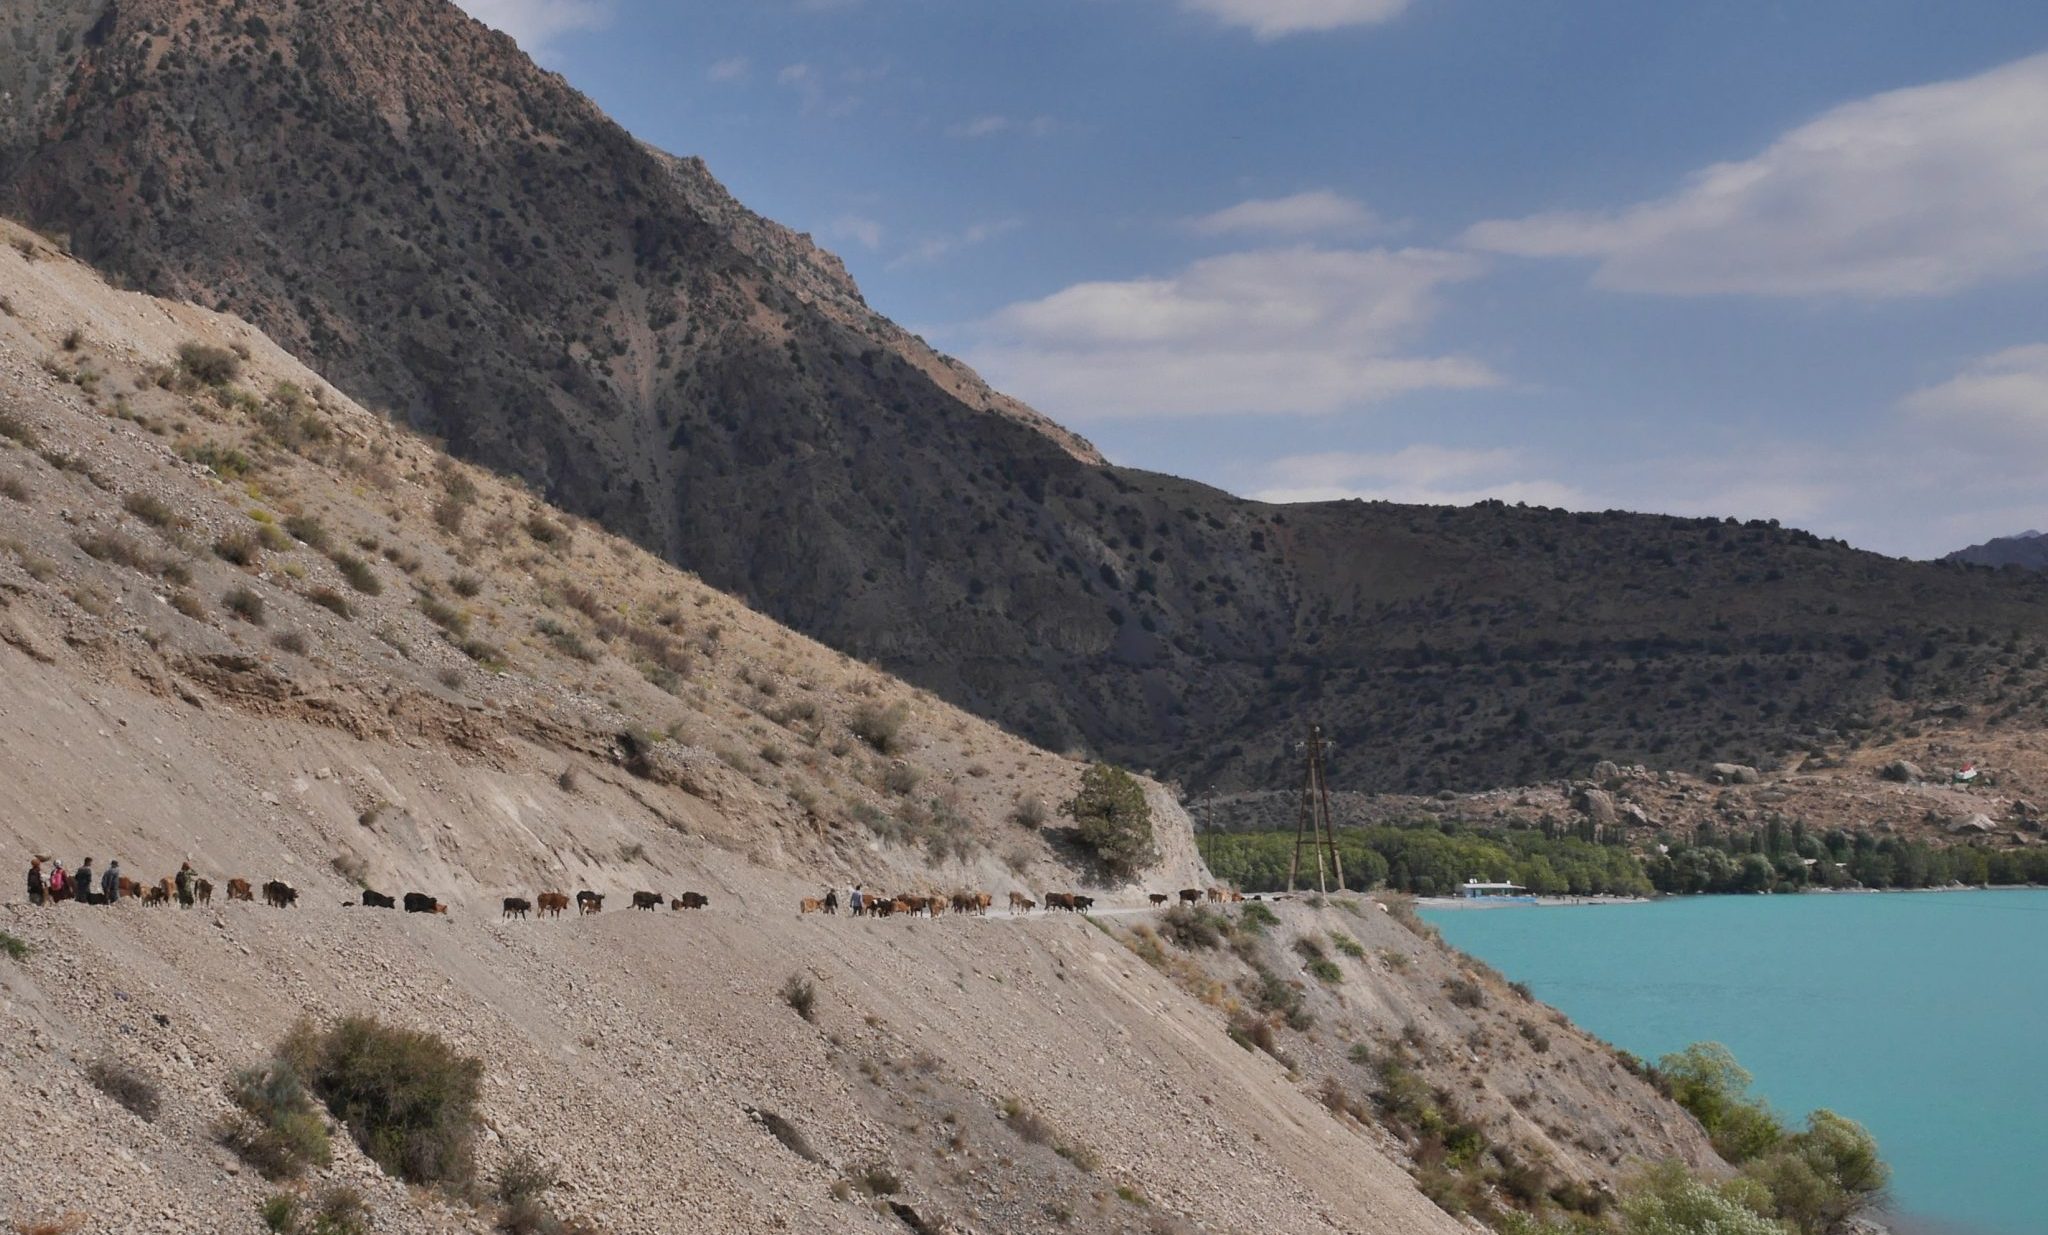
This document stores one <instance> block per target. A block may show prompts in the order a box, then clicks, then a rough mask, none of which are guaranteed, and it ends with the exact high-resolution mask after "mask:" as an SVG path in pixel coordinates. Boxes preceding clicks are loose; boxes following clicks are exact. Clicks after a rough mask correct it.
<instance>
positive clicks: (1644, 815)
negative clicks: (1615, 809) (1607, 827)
mask: <svg viewBox="0 0 2048 1235" xmlns="http://www.w3.org/2000/svg"><path fill="white" fill-rule="evenodd" d="M1621 817H1622V819H1623V821H1624V822H1626V823H1627V824H1628V826H1630V827H1632V828H1647V827H1649V826H1651V824H1652V823H1653V822H1654V820H1652V819H1651V818H1650V813H1649V812H1648V811H1646V810H1644V809H1643V808H1642V807H1640V806H1638V805H1636V804H1635V803H1634V802H1630V803H1628V804H1627V805H1625V806H1623V807H1622V808H1621Z"/></svg>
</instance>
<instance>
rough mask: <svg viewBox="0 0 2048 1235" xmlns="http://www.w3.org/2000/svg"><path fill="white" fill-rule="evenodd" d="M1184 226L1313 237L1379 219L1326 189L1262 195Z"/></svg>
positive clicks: (1370, 225) (1370, 226)
mask: <svg viewBox="0 0 2048 1235" xmlns="http://www.w3.org/2000/svg"><path fill="white" fill-rule="evenodd" d="M1188 226H1189V227H1191V228H1193V229H1194V230H1195V231H1197V232H1200V233H1201V234H1202V235H1205V236H1222V235H1227V234H1230V233H1233V232H1254V233H1261V234H1264V235H1281V236H1313V235H1330V234H1357V233H1360V232H1370V231H1376V230H1378V229H1379V227H1380V221H1379V218H1378V217H1377V216H1375V215H1374V214H1373V212H1372V211H1370V210H1368V209H1366V207H1365V205H1364V203H1362V202H1358V201H1354V200H1353V199H1351V198H1349V197H1346V196H1344V195H1343V194H1341V193H1335V192H1332V191H1331V190H1329V189H1314V190H1311V191H1310V192H1307V193H1296V194H1294V195H1293V196H1292V197H1263V198H1254V199H1252V200H1251V201H1246V202H1239V203H1238V204H1237V205H1235V206H1230V207H1227V208H1225V209H1223V210H1218V211H1217V212H1216V213H1214V214H1205V215H1202V216H1201V217H1200V218H1195V219H1189V220H1188Z"/></svg>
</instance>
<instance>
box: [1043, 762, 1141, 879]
mask: <svg viewBox="0 0 2048 1235" xmlns="http://www.w3.org/2000/svg"><path fill="white" fill-rule="evenodd" d="M1061 810H1063V811H1064V812H1065V813H1066V814H1067V815H1068V816H1069V817H1070V818H1072V819H1073V820H1074V822H1075V823H1076V824H1078V825H1079V828H1078V831H1079V833H1080V841H1081V843H1082V844H1083V845H1086V846H1087V847H1088V848H1089V849H1091V850H1093V851H1094V853H1095V856H1096V858H1097V859H1099V860H1100V861H1101V862H1102V864H1103V866H1104V867H1106V868H1107V869H1108V870H1109V872H1110V873H1111V874H1113V875H1116V876H1119V877H1123V878H1128V877H1129V876H1131V875H1133V874H1136V873H1137V872H1138V871H1140V870H1142V869H1144V868H1145V867H1146V866H1149V865H1151V864H1152V863H1153V862H1155V861H1157V860H1158V854H1157V853H1156V852H1155V851H1154V850H1153V848H1152V807H1151V805H1150V804H1149V803H1147V802H1146V801H1145V788H1144V786H1143V785H1140V784H1139V783H1138V780H1137V778H1136V777H1134V776H1132V775H1131V774H1130V773H1129V772H1126V771H1124V770H1123V769H1122V768H1118V767H1112V766H1111V765H1109V764H1107V763H1098V764H1096V765H1094V766H1093V767H1091V768H1089V769H1088V770H1087V771H1086V772H1084V773H1082V774H1081V788H1080V791H1079V792H1077V793H1076V794H1075V795H1074V796H1073V797H1072V798H1069V799H1068V800H1067V801H1066V802H1065V803H1063V804H1062V805H1061Z"/></svg>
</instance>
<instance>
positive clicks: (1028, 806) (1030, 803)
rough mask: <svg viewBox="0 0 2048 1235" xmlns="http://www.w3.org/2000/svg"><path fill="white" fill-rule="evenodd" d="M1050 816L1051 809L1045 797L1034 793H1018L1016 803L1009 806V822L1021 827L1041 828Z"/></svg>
mask: <svg viewBox="0 0 2048 1235" xmlns="http://www.w3.org/2000/svg"><path fill="white" fill-rule="evenodd" d="M1051 816H1052V810H1051V808H1049V807H1048V806H1046V804H1045V799H1044V798H1041V797H1039V796H1038V795H1037V794H1035V793H1026V794H1020V795H1019V796H1018V798H1017V804H1016V805H1015V806H1013V807H1011V808H1010V822H1012V823H1014V824H1016V825H1017V826H1018V827H1021V828H1033V829H1036V828H1042V827H1044V826H1045V821H1046V820H1047V819H1048V818H1050V817H1051Z"/></svg>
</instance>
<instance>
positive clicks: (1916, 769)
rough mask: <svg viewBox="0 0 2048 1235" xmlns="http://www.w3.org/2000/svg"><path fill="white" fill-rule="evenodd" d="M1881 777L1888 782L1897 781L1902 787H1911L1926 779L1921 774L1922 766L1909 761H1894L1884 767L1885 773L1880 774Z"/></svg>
mask: <svg viewBox="0 0 2048 1235" xmlns="http://www.w3.org/2000/svg"><path fill="white" fill-rule="evenodd" d="M1879 775H1880V776H1883V777H1884V778H1885V779H1886V780H1895V781H1897V782H1899V783H1900V784H1902V785H1910V784H1912V783H1913V782H1914V781H1916V780H1925V779H1926V777H1924V776H1923V775H1922V774H1921V772H1920V765H1919V764H1917V763H1914V762H1912V761H1911V760H1907V759H1894V760H1892V761H1891V762H1890V763H1887V764H1885V765H1884V771H1882V772H1880V773H1879Z"/></svg>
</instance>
